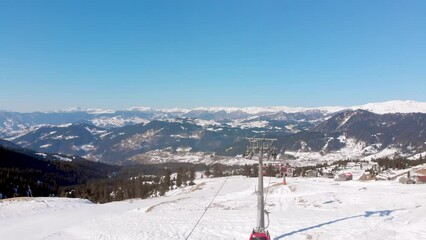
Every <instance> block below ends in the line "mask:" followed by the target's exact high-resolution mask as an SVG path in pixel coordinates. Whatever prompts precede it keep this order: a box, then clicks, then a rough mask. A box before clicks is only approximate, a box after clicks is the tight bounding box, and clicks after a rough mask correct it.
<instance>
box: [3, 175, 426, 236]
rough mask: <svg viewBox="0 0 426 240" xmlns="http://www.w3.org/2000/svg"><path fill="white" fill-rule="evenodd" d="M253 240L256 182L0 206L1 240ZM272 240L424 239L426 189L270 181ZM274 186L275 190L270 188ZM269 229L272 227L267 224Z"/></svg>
mask: <svg viewBox="0 0 426 240" xmlns="http://www.w3.org/2000/svg"><path fill="white" fill-rule="evenodd" d="M225 180H226V183H225V184H224V186H223V188H222V190H221V191H220V192H219V194H218V196H217V197H216V199H215V201H214V202H213V204H212V205H211V207H210V208H209V209H208V211H207V212H206V214H205V215H204V218H203V219H202V220H201V221H200V223H199V224H198V226H197V228H195V229H194V231H193V233H192V235H191V237H190V238H189V239H248V238H249V235H250V231H251V229H252V228H253V227H255V223H256V195H255V193H254V190H255V187H256V184H257V179H256V178H246V177H242V176H233V177H229V178H228V179H226V178H210V179H198V180H197V181H196V183H197V185H195V186H192V187H186V188H182V189H178V190H173V191H170V192H168V193H167V194H166V196H164V197H157V198H150V199H144V200H139V199H132V200H126V201H122V202H113V203H108V204H93V203H90V202H89V201H87V200H82V199H65V198H18V199H6V200H1V201H0V226H1V227H0V239H27V240H31V239H43V240H52V239H66V240H77V239H91V240H125V239H129V240H136V239H185V238H186V237H187V235H188V234H189V232H190V231H191V229H192V227H193V226H194V224H195V223H196V222H197V220H198V219H199V217H200V216H201V214H202V213H203V211H204V209H205V207H206V206H207V205H208V204H209V203H210V201H211V200H212V198H213V196H214V195H215V193H216V192H217V190H218V189H219V188H220V186H221V185H222V184H223V182H224V181H225ZM264 181H265V183H264V186H265V190H266V189H267V187H268V185H269V190H268V191H267V192H268V194H267V199H266V208H267V210H268V211H269V212H270V214H269V218H270V226H269V231H270V233H271V236H272V237H273V238H274V239H328V240H329V239H342V240H343V239H345V240H350V239H354V240H355V239H356V240H359V239H426V228H425V226H426V217H425V216H426V184H425V185H403V184H399V183H398V182H397V181H369V182H360V181H349V182H335V181H334V180H333V179H325V178H289V179H288V185H282V184H281V179H276V178H268V177H265V178H264ZM269 181H270V184H268V183H269ZM265 221H266V222H267V220H265Z"/></svg>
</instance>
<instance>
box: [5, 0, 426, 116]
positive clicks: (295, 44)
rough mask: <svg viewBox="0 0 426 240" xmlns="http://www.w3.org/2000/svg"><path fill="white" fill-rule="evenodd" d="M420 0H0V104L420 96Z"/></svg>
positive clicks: (425, 81)
mask: <svg viewBox="0 0 426 240" xmlns="http://www.w3.org/2000/svg"><path fill="white" fill-rule="evenodd" d="M425 13H426V1H424V0H420V1H414V0H406V1H405V0H398V1H392V0H365V1H363V0H343V1H342V0H336V1H328V0H321V1H319V0H311V1H303V0H292V1H290V0H280V1H258V0H257V1H247V0H239V1H230V0H226V1H218V0H211V1H207V0H202V1H200V0H194V1H187V0H182V1H178V0H176V1H159V0H151V1H90V0H85V1H76V0H72V1H65V0H63V1H57V0H54V1H43V0H40V1H35V0H29V1H16V0H13V1H5V0H1V1H0V87H1V88H0V90H1V91H0V109H6V110H15V111H35V110H41V111H45V110H57V109H64V108H69V107H75V106H79V107H96V108H105V109H124V108H128V107H132V106H151V107H156V108H162V107H198V106H237V107H239V106H271V105H273V106H276V105H287V106H307V107H313V106H323V105H357V104H363V103H367V102H376V101H385V100H392V99H411V100H417V101H426V94H425V92H426V14H425Z"/></svg>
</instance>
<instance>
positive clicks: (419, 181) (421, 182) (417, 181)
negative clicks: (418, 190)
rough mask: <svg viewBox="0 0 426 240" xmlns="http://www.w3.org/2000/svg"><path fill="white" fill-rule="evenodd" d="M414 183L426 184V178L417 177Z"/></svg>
mask: <svg viewBox="0 0 426 240" xmlns="http://www.w3.org/2000/svg"><path fill="white" fill-rule="evenodd" d="M414 181H416V184H426V176H415V177H414Z"/></svg>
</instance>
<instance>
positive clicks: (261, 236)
mask: <svg viewBox="0 0 426 240" xmlns="http://www.w3.org/2000/svg"><path fill="white" fill-rule="evenodd" d="M247 140H248V141H249V146H248V151H247V152H249V153H250V154H248V156H249V157H250V158H251V157H252V156H255V155H258V157H259V167H258V187H257V188H258V190H257V192H256V193H257V221H256V223H257V225H256V229H253V231H252V233H251V235H250V240H271V237H270V235H269V232H268V231H267V230H266V228H265V202H264V198H263V169H262V168H263V157H264V155H265V154H266V156H267V158H268V159H269V158H270V157H272V158H274V159H276V156H277V154H276V152H275V148H274V147H273V143H274V142H275V141H276V140H277V139H273V138H247Z"/></svg>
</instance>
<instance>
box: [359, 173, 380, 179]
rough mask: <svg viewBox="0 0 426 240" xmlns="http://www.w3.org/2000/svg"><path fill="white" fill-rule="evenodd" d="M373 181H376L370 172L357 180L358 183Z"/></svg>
mask: <svg viewBox="0 0 426 240" xmlns="http://www.w3.org/2000/svg"><path fill="white" fill-rule="evenodd" d="M375 179H376V177H375V176H374V175H373V174H371V173H370V172H365V173H364V174H362V176H361V177H360V178H359V180H360V181H369V180H375Z"/></svg>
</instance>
